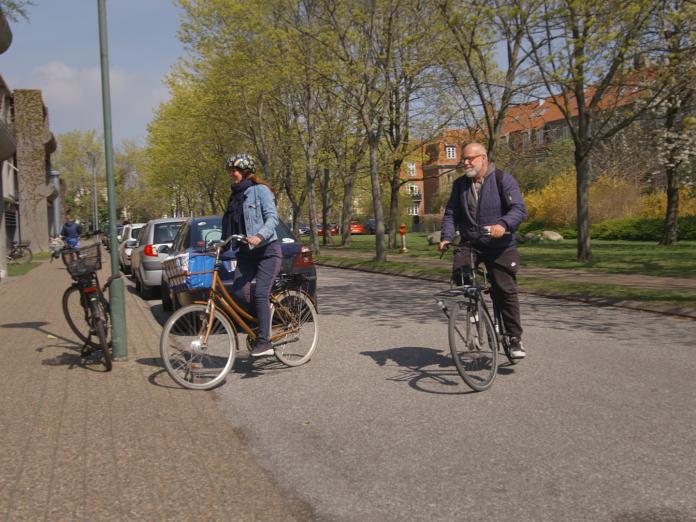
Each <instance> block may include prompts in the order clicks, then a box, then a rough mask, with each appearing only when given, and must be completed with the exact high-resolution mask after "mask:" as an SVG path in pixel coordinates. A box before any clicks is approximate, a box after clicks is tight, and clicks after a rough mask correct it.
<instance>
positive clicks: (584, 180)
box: [575, 146, 592, 263]
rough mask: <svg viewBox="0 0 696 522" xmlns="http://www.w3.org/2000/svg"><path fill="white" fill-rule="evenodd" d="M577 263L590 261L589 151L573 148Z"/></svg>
mask: <svg viewBox="0 0 696 522" xmlns="http://www.w3.org/2000/svg"><path fill="white" fill-rule="evenodd" d="M575 173H576V207H577V227H578V256H577V257H578V261H582V262H585V263H589V262H591V261H592V246H591V244H590V158H589V151H585V150H580V148H579V147H577V146H576V147H575Z"/></svg>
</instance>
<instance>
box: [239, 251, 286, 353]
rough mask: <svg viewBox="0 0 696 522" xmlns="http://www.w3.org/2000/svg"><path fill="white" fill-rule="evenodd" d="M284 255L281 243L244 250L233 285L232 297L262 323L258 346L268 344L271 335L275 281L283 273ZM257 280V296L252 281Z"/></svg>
mask: <svg viewBox="0 0 696 522" xmlns="http://www.w3.org/2000/svg"><path fill="white" fill-rule="evenodd" d="M281 259H282V253H281V251H280V244H279V243H278V242H277V241H273V242H272V243H268V244H267V245H264V246H261V247H257V248H254V249H253V250H249V249H248V248H245V247H244V248H240V249H239V252H238V253H237V268H236V269H235V272H234V282H233V283H232V297H233V298H234V299H235V301H238V302H239V303H240V304H247V306H248V307H249V309H250V310H251V311H252V313H255V315H256V319H257V321H258V323H259V338H258V344H259V345H263V344H268V342H269V338H270V336H271V303H270V301H269V297H270V295H271V288H272V287H273V282H274V281H275V278H276V277H277V276H278V273H279V272H280V263H281ZM254 278H256V284H255V285H254V292H253V294H254V295H253V296H252V295H251V293H252V292H251V281H252V280H253V279H254Z"/></svg>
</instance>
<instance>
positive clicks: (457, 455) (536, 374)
mask: <svg viewBox="0 0 696 522" xmlns="http://www.w3.org/2000/svg"><path fill="white" fill-rule="evenodd" d="M439 288H441V285H436V284H434V283H428V282H423V281H418V280H412V279H406V278H401V277H394V276H385V275H379V274H367V273H361V272H354V271H343V270H338V269H328V268H320V269H319V293H318V295H319V297H318V299H319V310H320V345H319V349H318V351H317V353H316V355H315V357H314V359H313V360H312V361H311V362H310V363H309V364H307V365H306V366H303V367H300V368H285V367H283V366H282V365H280V364H279V363H276V362H274V361H273V360H271V359H265V360H262V361H254V362H253V363H252V361H251V360H250V359H246V358H245V359H240V360H238V361H237V362H236V363H235V368H234V370H233V373H232V374H231V375H230V377H229V378H228V380H227V383H226V384H225V385H224V386H222V387H220V388H218V389H217V391H215V392H208V393H216V394H217V395H218V396H219V399H220V411H221V414H223V415H226V416H228V418H229V420H230V422H232V423H233V424H235V425H236V426H237V427H238V428H239V429H240V431H241V432H242V433H244V434H245V437H246V438H247V440H248V444H249V446H250V448H251V449H252V452H253V454H254V455H255V457H256V458H257V459H258V461H259V462H260V464H261V465H262V466H263V467H265V468H266V469H267V470H269V472H270V473H271V474H272V475H273V477H274V478H275V479H276V481H277V483H278V484H279V486H280V487H281V488H284V489H286V490H287V491H288V492H291V493H292V494H293V495H297V496H299V497H301V498H303V499H304V500H306V501H307V502H309V503H310V504H311V505H312V506H313V508H314V510H315V513H316V517H317V519H319V520H380V521H381V520H496V521H506V520H514V521H517V522H519V521H527V520H529V521H532V520H533V521H539V520H549V521H559V520H583V521H586V520H612V521H629V520H630V521H635V520H638V521H648V520H650V521H660V520H663V521H667V520H669V521H673V520H696V493H695V490H696V488H695V482H696V481H695V480H694V478H695V477H696V452H694V448H695V447H696V431H695V429H694V428H695V426H696V379H694V375H695V373H696V357H695V356H696V341H695V339H696V322H695V321H689V320H683V319H676V318H670V317H665V316H660V315H653V314H651V313H646V312H635V311H629V310H621V309H616V308H597V307H593V306H591V305H586V304H581V303H575V302H569V301H564V300H553V299H543V298H537V297H524V298H523V301H522V313H523V323H524V327H525V336H524V341H525V346H526V347H527V351H528V353H529V356H528V357H527V359H526V360H525V361H524V362H522V363H521V364H519V365H517V366H515V367H514V368H511V367H502V368H500V370H499V375H498V377H497V379H496V382H495V383H494V384H493V387H492V388H491V389H490V390H488V391H486V392H483V393H473V392H471V391H470V390H469V388H468V387H467V386H466V385H465V384H464V383H463V382H462V381H461V379H460V377H459V375H458V374H457V372H456V370H455V368H454V366H453V365H452V363H451V359H450V357H449V348H448V344H447V331H446V330H447V328H446V322H445V319H444V316H442V315H441V313H440V312H439V311H438V310H437V309H436V307H435V302H434V300H433V299H432V298H431V295H432V294H433V293H434V292H435V291H436V290H437V289H439ZM149 304H150V305H151V306H152V307H153V312H155V313H157V309H158V308H159V307H157V306H153V305H156V304H157V302H156V301H150V302H149ZM261 518H262V517H261Z"/></svg>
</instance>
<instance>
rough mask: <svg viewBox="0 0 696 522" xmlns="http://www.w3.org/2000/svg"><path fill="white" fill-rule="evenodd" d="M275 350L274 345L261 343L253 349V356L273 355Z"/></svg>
mask: <svg viewBox="0 0 696 522" xmlns="http://www.w3.org/2000/svg"><path fill="white" fill-rule="evenodd" d="M274 353H275V352H274V351H273V345H272V344H270V343H268V344H260V345H256V347H255V348H254V349H253V350H252V351H251V356H252V357H264V356H266V355H273V354H274Z"/></svg>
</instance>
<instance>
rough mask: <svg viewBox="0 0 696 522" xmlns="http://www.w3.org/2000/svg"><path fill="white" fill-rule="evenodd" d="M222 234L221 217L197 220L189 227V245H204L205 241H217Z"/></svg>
mask: <svg viewBox="0 0 696 522" xmlns="http://www.w3.org/2000/svg"><path fill="white" fill-rule="evenodd" d="M221 236H222V218H219V217H218V218H211V219H206V220H203V221H199V222H198V223H196V224H195V225H193V226H192V227H191V246H192V247H193V248H203V247H205V244H206V241H208V242H209V241H218V240H219V239H220V237H221Z"/></svg>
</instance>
